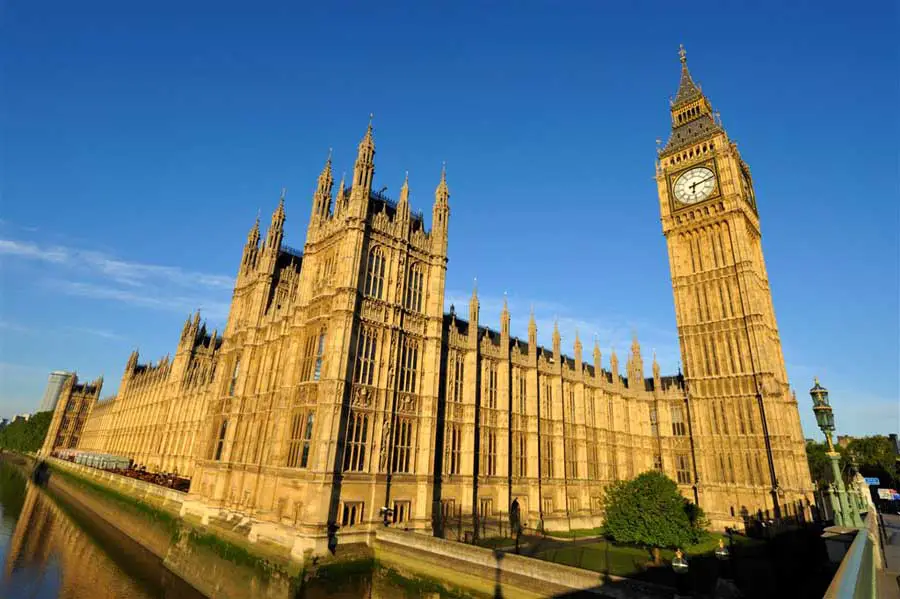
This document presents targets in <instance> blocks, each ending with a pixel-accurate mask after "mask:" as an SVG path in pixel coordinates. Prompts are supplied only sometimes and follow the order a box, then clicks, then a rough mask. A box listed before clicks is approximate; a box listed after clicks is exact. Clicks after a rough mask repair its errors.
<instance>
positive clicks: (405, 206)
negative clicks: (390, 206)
mask: <svg viewBox="0 0 900 599" xmlns="http://www.w3.org/2000/svg"><path fill="white" fill-rule="evenodd" d="M397 216H398V218H401V219H403V220H407V219H409V171H406V178H405V179H404V180H403V186H402V187H401V188H400V200H399V201H398V202H397Z"/></svg>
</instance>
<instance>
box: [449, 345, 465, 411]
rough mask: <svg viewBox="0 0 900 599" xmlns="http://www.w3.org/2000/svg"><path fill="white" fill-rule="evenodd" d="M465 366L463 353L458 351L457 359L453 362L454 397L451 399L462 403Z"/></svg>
mask: <svg viewBox="0 0 900 599" xmlns="http://www.w3.org/2000/svg"><path fill="white" fill-rule="evenodd" d="M464 367H465V362H463V355H462V353H460V352H456V360H454V363H453V397H452V398H451V401H455V402H458V403H462V400H463V383H464V380H463V377H464V374H465V372H464Z"/></svg>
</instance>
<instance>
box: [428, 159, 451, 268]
mask: <svg viewBox="0 0 900 599" xmlns="http://www.w3.org/2000/svg"><path fill="white" fill-rule="evenodd" d="M449 222H450V188H449V187H447V165H446V163H445V164H444V166H443V167H441V181H440V183H438V186H437V189H435V190H434V206H433V207H432V209H431V235H432V237H433V238H434V239H435V240H436V243H437V245H436V246H435V249H438V250H441V251H442V253H443V254H444V255H446V254H447V226H448V224H449Z"/></svg>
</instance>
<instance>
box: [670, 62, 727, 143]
mask: <svg viewBox="0 0 900 599" xmlns="http://www.w3.org/2000/svg"><path fill="white" fill-rule="evenodd" d="M678 54H679V56H680V58H681V81H680V82H679V84H678V92H677V93H676V94H675V98H674V99H673V100H672V101H671V106H670V112H671V114H672V134H671V135H670V136H669V140H668V141H667V142H666V145H665V147H664V148H662V149H661V150H660V151H659V153H660V156H664V155H666V154H668V153H670V152H674V151H676V150H679V149H681V148H684V147H687V146H690V145H691V144H693V143H694V142H696V141H698V140H700V139H703V138H705V137H707V136H709V135H711V134H713V133H716V132H721V131H722V126H721V123H719V122H718V121H717V120H716V119H714V118H713V112H712V106H711V105H710V103H709V100H708V99H707V98H706V96H704V95H703V92H702V91H701V90H700V86H698V85H697V84H696V83H694V80H693V79H692V78H691V73H690V71H688V66H687V52H685V50H684V46H681V48H680V50H679V52H678Z"/></svg>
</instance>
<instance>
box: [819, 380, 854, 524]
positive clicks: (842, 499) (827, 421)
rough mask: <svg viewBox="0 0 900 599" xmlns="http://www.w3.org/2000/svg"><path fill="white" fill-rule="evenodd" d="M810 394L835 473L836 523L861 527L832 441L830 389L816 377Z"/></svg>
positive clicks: (832, 417) (839, 457)
mask: <svg viewBox="0 0 900 599" xmlns="http://www.w3.org/2000/svg"><path fill="white" fill-rule="evenodd" d="M809 394H810V396H811V397H812V400H813V413H814V414H815V415H816V423H817V424H818V425H819V428H820V429H821V430H822V432H823V433H824V434H825V441H826V442H827V443H828V453H827V455H828V459H829V460H831V472H832V474H833V475H834V485H835V490H836V491H837V498H838V501H837V503H838V506H837V507H838V508H839V509H838V510H836V511H835V513H834V523H835V524H836V525H837V526H846V527H854V528H861V527H862V525H863V524H862V521H861V520H860V518H859V512H858V511H857V510H856V506H853V507H852V508H851V506H850V502H849V501H848V497H847V490H846V488H845V487H844V479H843V478H842V477H841V468H840V460H841V456H840V454H839V453H838V452H836V451H835V450H834V444H833V443H832V441H831V433H833V432H834V412H833V411H832V409H831V404H830V403H829V402H828V389H826V388H825V387H823V386H822V385H820V384H819V379H818V378H816V379H815V385H814V386H813V388H812V389H810V390H809Z"/></svg>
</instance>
